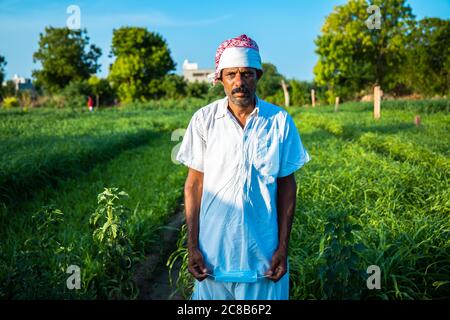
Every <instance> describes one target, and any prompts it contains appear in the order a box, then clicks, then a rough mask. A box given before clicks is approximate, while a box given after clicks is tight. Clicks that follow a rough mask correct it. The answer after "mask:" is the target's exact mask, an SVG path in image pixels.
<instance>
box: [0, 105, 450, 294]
mask: <svg viewBox="0 0 450 320" xmlns="http://www.w3.org/2000/svg"><path fill="white" fill-rule="evenodd" d="M205 104H206V103H204V102H202V101H185V102H183V103H182V104H180V105H178V106H176V105H175V102H173V101H163V102H158V103H156V102H155V103H150V104H137V105H129V106H126V107H124V108H117V109H106V110H102V111H100V112H94V113H87V112H80V111H76V110H75V111H74V110H64V109H62V110H55V109H30V110H29V111H28V112H22V111H18V110H16V109H9V110H2V111H0V119H2V121H1V123H0V139H1V142H2V143H1V144H0V151H1V152H0V160H1V161H0V181H1V183H0V186H1V187H0V239H1V240H0V298H3V299H9V298H12V299H33V298H44V299H47V298H56V299H67V298H83V299H98V298H108V299H117V298H127V299H134V298H136V297H137V291H136V287H135V284H134V283H133V281H132V275H133V273H134V270H135V267H136V265H137V264H138V263H139V262H140V261H142V259H143V258H144V256H145V255H146V254H149V253H155V252H159V250H160V248H161V245H160V241H161V238H160V236H161V233H160V228H161V227H162V226H164V225H165V224H166V223H167V220H168V218H169V217H170V216H171V214H173V213H174V212H175V211H177V210H179V208H180V207H179V206H180V202H181V199H182V191H183V182H184V179H185V176H186V168H184V167H182V166H181V165H175V164H174V163H172V161H171V158H170V155H171V153H172V151H173V148H174V147H175V146H176V145H177V143H179V141H172V140H171V132H173V130H175V129H177V128H185V127H186V126H187V123H188V121H189V119H190V117H191V115H192V113H193V112H194V110H196V108H197V107H199V106H201V105H205ZM448 111H449V110H448V102H447V101H445V100H440V101H439V100H433V101H419V102H410V101H408V102H401V101H392V102H384V103H383V104H382V118H381V120H379V121H375V120H373V118H372V112H371V105H370V104H367V103H347V104H343V105H341V106H340V111H339V112H338V113H335V112H334V106H319V107H316V108H311V107H309V108H297V107H291V108H289V112H290V113H291V115H293V117H294V120H295V122H296V124H297V127H298V129H299V131H300V133H301V137H302V140H303V143H304V145H305V146H306V148H307V149H308V152H309V153H310V155H311V156H312V160H311V162H309V163H308V164H307V165H306V166H305V167H304V168H302V169H301V170H299V171H298V172H297V173H296V178H297V184H298V193H297V208H296V217H295V220H294V224H293V229H292V234H291V242H290V249H289V253H290V257H289V259H290V260H289V261H290V270H291V278H290V281H291V295H290V296H291V299H441V298H445V297H447V298H448V297H450V282H449V279H450V267H449V266H450V250H449V249H450V248H449V246H450V241H449V239H450V220H449V213H450V201H449V199H450V188H449V181H448V180H449V158H448V157H449V145H450V135H449V129H450V128H449V126H450V116H449V114H448ZM416 114H419V115H420V116H421V118H422V124H421V125H420V126H415V125H414V123H413V119H414V116H415V115H416ZM105 188H109V189H108V190H109V191H107V192H110V193H111V194H116V193H117V194H119V192H120V191H124V192H126V193H127V194H128V197H122V196H118V199H116V200H117V201H116V200H114V201H116V202H114V204H113V205H111V206H109V207H108V206H107V205H106V204H105V203H104V202H100V203H99V202H98V198H97V196H98V195H99V194H102V193H103V194H104V191H105ZM112 188H117V189H112ZM114 190H115V191H114ZM111 197H113V196H111ZM113 198H114V197H113ZM102 208H106V209H105V210H106V211H102ZM108 208H109V209H108ZM94 212H96V213H97V214H99V217H100V216H102V215H101V214H102V212H108V215H107V216H102V217H103V218H99V219H104V220H99V221H101V224H100V225H99V224H96V225H93V224H92V223H91V222H92V220H91V216H92V214H93V213H94ZM108 221H109V222H110V224H107V225H106V226H105V225H104V223H106V222H108ZM102 225H103V226H105V227H104V228H103V229H99V228H100V227H101V226H102ZM108 226H109V227H108ZM93 234H95V235H96V237H93ZM100 234H103V236H102V237H99V235H100ZM185 236H186V230H185V228H183V229H182V230H181V232H180V239H179V241H178V249H177V250H176V251H175V252H174V253H173V255H172V256H171V258H170V260H169V262H168V266H169V269H170V268H171V267H173V266H174V263H175V262H176V260H177V259H181V260H182V262H183V264H182V269H181V272H180V273H179V277H178V288H179V290H180V291H181V292H182V293H183V295H184V296H185V297H189V296H190V293H191V292H192V283H193V282H192V280H193V279H192V277H191V276H190V275H189V274H188V273H187V270H186V263H187V255H186V253H187V252H186V248H185ZM70 265H77V266H79V267H80V271H81V289H80V290H69V289H67V286H66V280H67V278H68V277H69V274H67V273H66V270H67V267H68V266H70ZM371 265H377V266H379V267H380V270H381V283H380V284H381V288H380V289H379V290H377V289H374V290H369V289H368V288H367V286H366V280H367V278H368V276H369V275H368V274H367V272H366V271H367V268H368V267H369V266H371Z"/></svg>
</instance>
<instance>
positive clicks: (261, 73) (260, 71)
mask: <svg viewBox="0 0 450 320" xmlns="http://www.w3.org/2000/svg"><path fill="white" fill-rule="evenodd" d="M262 76H263V71H262V70H259V69H256V77H257V78H258V80H259V79H261V77H262Z"/></svg>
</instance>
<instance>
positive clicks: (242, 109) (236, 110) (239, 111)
mask: <svg viewBox="0 0 450 320" xmlns="http://www.w3.org/2000/svg"><path fill="white" fill-rule="evenodd" d="M255 105H256V98H255V99H253V102H252V103H250V104H248V105H246V106H239V105H237V104H234V103H233V102H232V101H231V100H230V99H228V108H229V109H230V111H231V112H232V113H233V114H234V115H235V116H236V117H238V118H240V119H245V118H247V116H248V115H249V114H250V113H252V112H253V110H254V109H255Z"/></svg>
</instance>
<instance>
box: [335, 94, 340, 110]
mask: <svg viewBox="0 0 450 320" xmlns="http://www.w3.org/2000/svg"><path fill="white" fill-rule="evenodd" d="M338 111H339V97H336V103H335V104H334V112H338Z"/></svg>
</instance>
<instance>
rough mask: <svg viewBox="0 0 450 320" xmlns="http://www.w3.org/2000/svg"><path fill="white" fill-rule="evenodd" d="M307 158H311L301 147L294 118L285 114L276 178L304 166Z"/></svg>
mask: <svg viewBox="0 0 450 320" xmlns="http://www.w3.org/2000/svg"><path fill="white" fill-rule="evenodd" d="M309 160H311V157H310V155H309V154H308V152H307V151H306V149H305V148H304V147H303V144H302V140H301V138H300V134H299V133H298V130H297V127H296V126H295V123H294V120H293V119H292V117H291V116H290V115H289V114H287V115H286V124H285V126H284V133H283V141H282V146H281V163H280V170H279V172H278V178H281V177H286V176H288V175H290V174H292V173H293V172H295V171H297V170H298V169H300V168H301V167H302V166H304V165H305V164H306V163H307V162H308V161H309Z"/></svg>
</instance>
